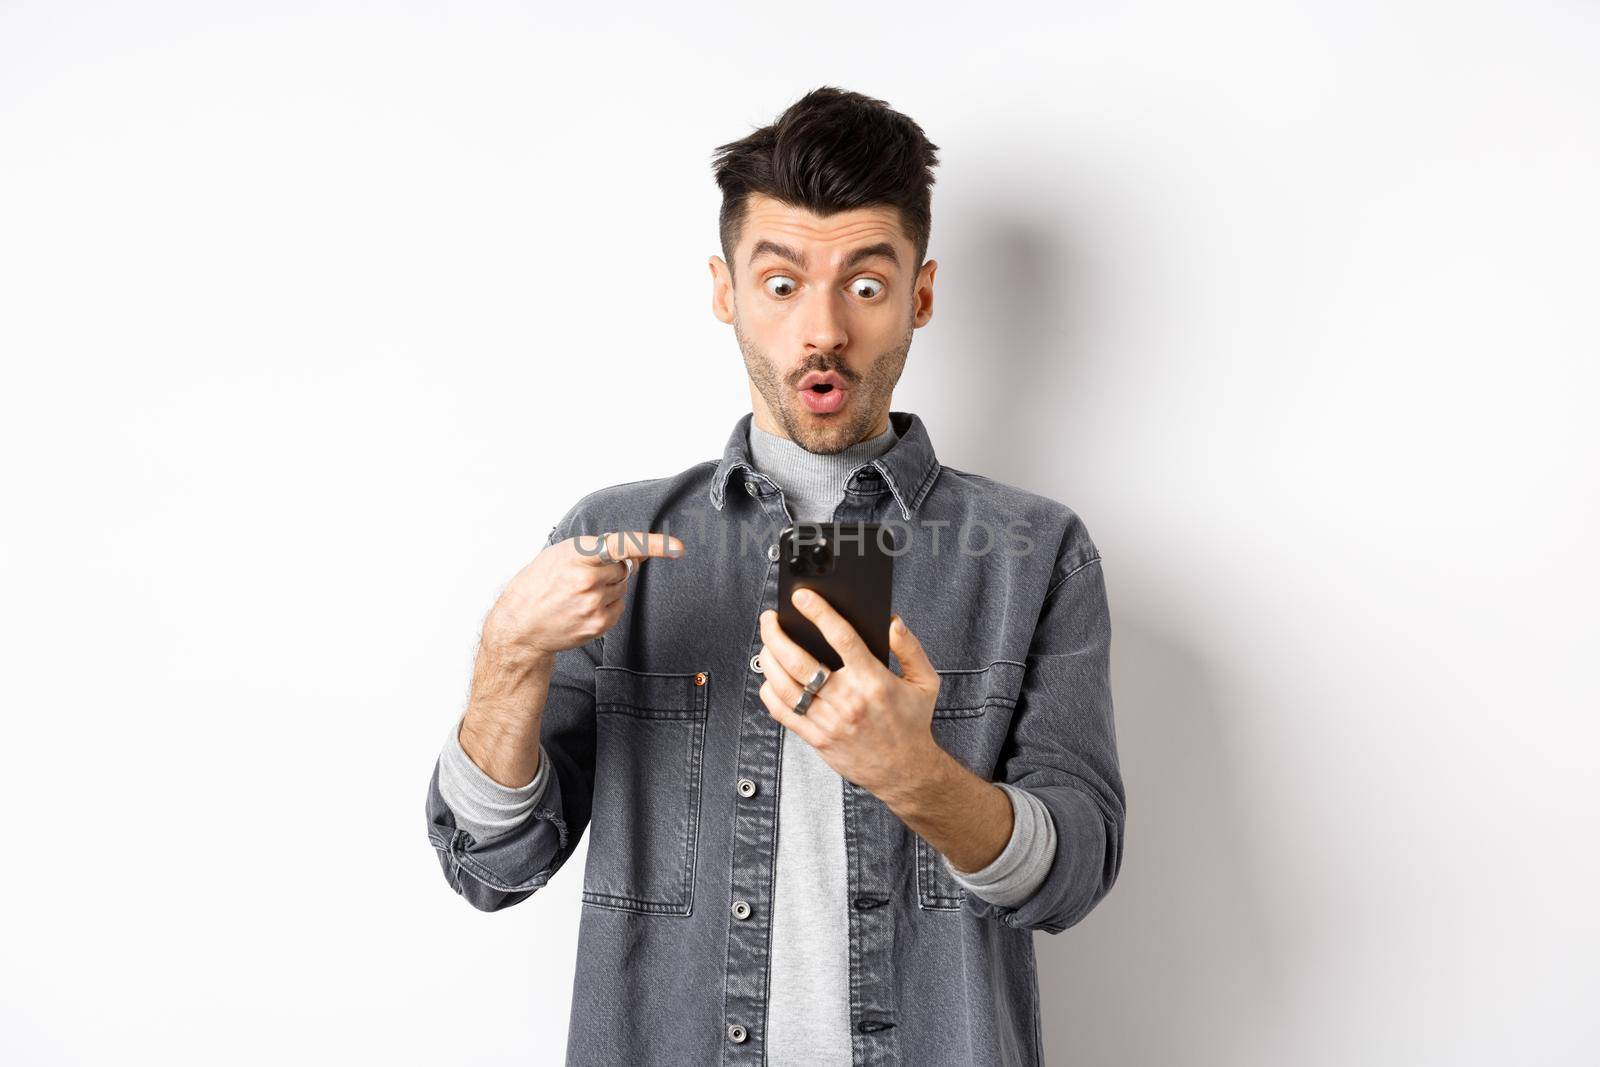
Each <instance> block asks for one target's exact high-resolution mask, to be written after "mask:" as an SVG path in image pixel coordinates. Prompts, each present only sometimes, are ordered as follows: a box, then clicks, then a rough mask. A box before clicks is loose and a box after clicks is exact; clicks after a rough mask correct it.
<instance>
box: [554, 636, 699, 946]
mask: <svg viewBox="0 0 1600 1067" xmlns="http://www.w3.org/2000/svg"><path fill="white" fill-rule="evenodd" d="M594 680H595V709H594V710H595V773H594V807H593V812H592V815H591V821H590V838H589V858H588V861H587V865H586V866H585V869H584V880H583V901H584V903H585V904H593V905H595V906H597V907H603V908H616V909H619V910H623V911H637V912H646V913H651V914H662V915H688V914H689V911H690V908H691V906H692V904H693V900H694V867H695V857H696V855H697V844H698V838H699V831H700V779H701V762H702V760H703V758H704V754H705V741H706V709H707V707H708V706H709V705H708V701H707V697H708V695H709V693H710V689H711V678H710V675H709V673H707V672H705V671H700V672H695V673H683V674H665V673H652V672H648V671H634V670H629V669H627V668H626V667H597V668H596V669H595V676H594Z"/></svg>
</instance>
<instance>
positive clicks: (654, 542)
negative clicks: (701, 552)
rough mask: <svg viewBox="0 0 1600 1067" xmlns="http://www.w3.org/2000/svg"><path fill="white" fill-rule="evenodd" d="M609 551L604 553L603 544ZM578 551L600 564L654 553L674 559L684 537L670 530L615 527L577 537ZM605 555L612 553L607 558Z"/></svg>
mask: <svg viewBox="0 0 1600 1067" xmlns="http://www.w3.org/2000/svg"><path fill="white" fill-rule="evenodd" d="M602 543H603V544H604V545H605V546H606V548H607V549H608V551H607V552H606V553H605V554H604V555H602V554H601V552H600V546H601V544H602ZM574 544H575V545H576V547H577V549H578V555H580V556H582V557H583V558H584V559H586V560H588V561H589V562H590V563H592V564H594V565H595V566H597V567H604V566H606V565H607V564H609V563H620V562H622V561H623V560H625V559H632V560H643V559H649V558H650V557H652V556H659V557H664V558H668V559H674V558H676V557H678V556H681V555H683V549H684V545H683V541H682V540H680V539H679V538H676V537H673V536H672V535H671V534H665V533H650V532H647V531H644V530H614V531H612V532H611V533H606V534H592V535H586V536H585V537H579V538H575V539H574ZM606 556H610V557H611V558H610V559H607V558H606Z"/></svg>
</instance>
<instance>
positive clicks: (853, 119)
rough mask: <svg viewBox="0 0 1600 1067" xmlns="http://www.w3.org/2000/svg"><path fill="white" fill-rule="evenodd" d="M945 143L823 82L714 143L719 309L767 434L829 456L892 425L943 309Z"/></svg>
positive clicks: (715, 295)
mask: <svg viewBox="0 0 1600 1067" xmlns="http://www.w3.org/2000/svg"><path fill="white" fill-rule="evenodd" d="M938 147H939V146H938V145H935V144H932V143H930V142H929V141H928V139H927V138H926V137H925V136H923V133H922V128H921V127H920V126H918V125H917V124H916V123H915V122H912V121H911V120H910V119H909V118H907V117H906V116H904V115H902V114H900V113H899V112H897V111H893V110H891V109H890V108H889V106H888V105H887V104H885V103H884V102H883V101H881V100H874V99H872V98H870V97H866V96H862V95H861V94H859V93H851V92H846V91H844V90H842V89H835V88H833V87H831V86H823V87H821V88H819V89H815V90H813V91H812V92H810V93H807V94H806V95H805V96H803V97H802V98H800V99H799V100H798V101H796V102H795V103H794V104H793V105H792V106H791V107H790V108H789V109H788V110H787V111H785V112H784V113H783V114H782V115H780V116H779V117H778V119H777V121H776V122H774V123H773V124H772V125H771V126H767V127H764V128H762V129H759V130H756V131H755V132H754V133H751V134H750V135H749V136H748V137H745V138H743V139H742V140H738V141H734V142H731V143H729V144H725V145H722V146H720V147H718V148H717V150H716V156H715V162H714V169H715V173H716V179H717V185H718V186H719V187H720V188H721V189H722V214H721V237H722V256H721V257H718V256H712V257H711V262H710V266H711V276H712V299H711V304H712V311H713V313H714V314H715V315H716V316H717V318H719V319H721V320H722V321H723V322H726V323H730V324H731V325H732V326H733V331H734V337H735V338H737V340H738V342H739V348H740V350H741V351H742V352H743V353H744V361H745V369H746V371H747V372H748V373H749V375H750V403H751V407H752V410H753V411H754V413H755V421H756V425H757V426H759V427H760V428H761V429H763V430H766V431H768V432H769V433H776V434H781V435H782V436H785V437H789V438H791V439H793V440H794V441H795V443H796V444H799V445H800V446H802V447H803V448H806V449H808V450H809V451H812V452H822V453H832V452H839V451H842V450H843V449H845V448H848V447H849V446H851V445H853V444H855V443H856V442H858V441H861V440H863V439H864V438H867V437H872V436H875V435H876V434H878V433H881V432H882V431H883V430H884V428H885V427H886V425H887V420H888V415H889V408H890V402H891V396H892V394H893V392H894V386H895V383H896V382H898V381H899V379H900V372H901V370H902V369H903V368H904V366H905V361H906V355H907V353H908V352H909V351H910V349H911V331H912V330H914V329H915V328H917V327H918V326H921V325H923V324H924V323H926V322H927V321H928V320H929V319H930V318H932V316H933V275H934V272H935V271H936V270H937V269H938V267H939V264H938V261H936V260H927V261H926V262H924V260H925V257H926V255H927V250H928V235H929V231H930V229H931V223H932V209H931V201H932V193H931V190H932V186H933V167H935V166H937V165H938V162H939V160H938V156H937V151H938ZM818 378H824V379H825V382H824V384H826V383H827V382H833V383H835V384H834V385H833V388H832V389H825V390H816V389H812V388H810V386H811V385H812V383H813V382H814V381H815V380H816V379H818ZM802 387H805V388H802Z"/></svg>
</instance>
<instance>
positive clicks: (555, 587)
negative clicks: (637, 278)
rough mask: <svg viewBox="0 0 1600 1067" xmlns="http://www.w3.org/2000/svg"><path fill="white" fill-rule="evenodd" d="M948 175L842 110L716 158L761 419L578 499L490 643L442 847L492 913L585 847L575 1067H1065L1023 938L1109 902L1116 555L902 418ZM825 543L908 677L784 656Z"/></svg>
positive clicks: (922, 141) (781, 124)
mask: <svg viewBox="0 0 1600 1067" xmlns="http://www.w3.org/2000/svg"><path fill="white" fill-rule="evenodd" d="M936 150H937V146H936V145H933V144H931V143H929V142H928V140H927V139H926V138H925V137H924V136H923V133H922V130H921V128H920V127H918V126H917V125H916V123H914V122H912V121H911V120H910V119H909V118H907V117H905V116H904V115H901V114H899V113H897V112H895V111H892V110H890V109H889V108H888V106H887V105H886V104H884V103H883V102H882V101H878V100H873V99H870V98H867V97H864V96H861V95H858V94H855V93H848V92H844V91H841V90H838V89H835V88H831V87H823V88H820V89H817V90H816V91H814V92H812V93H809V94H807V95H806V96H805V97H803V98H802V99H801V100H799V101H798V102H797V103H795V104H794V105H793V106H792V107H791V108H789V109H788V110H787V111H786V112H785V113H784V114H783V115H782V116H780V117H779V119H778V120H777V122H776V123H774V125H772V126H770V127H767V128H764V129H761V130H757V131H755V132H753V133H752V134H750V135H749V136H748V137H745V138H744V139H742V140H740V141H736V142H733V143H731V144H727V145H723V146H721V147H720V148H719V149H718V153H719V154H718V158H717V160H716V176H717V181H718V184H719V186H720V188H721V190H722V193H723V206H722V217H721V239H722V240H721V243H722V251H723V257H722V258H719V257H716V256H713V257H711V262H710V267H711V273H712V282H713V288H712V307H713V310H714V312H715V313H716V315H717V317H718V318H719V319H721V320H722V321H723V322H726V323H729V324H731V325H732V326H733V328H734V336H735V338H736V339H737V340H738V343H739V347H740V349H741V350H742V352H743V355H744V363H745V369H746V371H747V373H748V376H749V380H750V401H751V409H752V410H751V412H750V413H749V414H747V415H745V416H743V417H741V418H740V419H739V420H738V421H737V423H735V425H734V427H733V432H732V434H731V435H730V436H729V438H728V439H727V443H726V446H725V448H724V450H723V453H722V456H721V458H720V459H712V460H707V461H705V462H703V463H700V464H697V465H695V466H693V467H690V468H689V469H688V470H685V471H683V472H682V473H680V474H676V475H673V476H671V477H665V478H654V479H647V480H643V481H635V482H628V483H625V484H621V485H613V486H609V487H606V488H603V489H599V490H596V491H595V492H593V493H590V494H589V495H587V496H585V497H584V498H583V499H581V500H579V501H578V502H577V503H576V504H575V505H573V506H572V508H571V509H570V510H568V511H567V513H566V515H565V516H563V517H562V519H561V521H560V522H558V523H557V524H556V526H555V528H554V529H552V530H551V533H550V538H549V540H548V542H547V544H546V546H545V548H544V550H543V551H542V552H540V553H539V555H538V556H537V557H535V558H534V560H533V561H532V562H531V563H529V564H528V565H527V566H526V567H525V568H523V570H522V571H521V572H519V573H518V574H517V575H516V576H515V577H514V578H513V579H512V581H511V582H510V584H509V585H508V586H507V587H506V589H505V590H504V592H503V593H502V595H501V596H500V598H499V600H498V601H497V602H496V604H495V605H494V607H493V608H492V610H491V611H490V613H489V615H488V618H487V620H486V621H485V624H484V628H483V636H482V641H481V644H480V647H479V651H478V657H477V662H476V665H475V667H474V671H473V679H472V689H471V695H470V697H469V699H468V705H467V709H466V712H465V714H464V715H463V716H462V718H461V719H460V721H459V722H458V723H457V724H454V725H452V727H451V730H450V732H449V735H448V736H447V738H446V741H445V746H444V752H443V753H442V754H441V756H440V759H439V761H438V765H437V766H436V768H435V771H434V776H433V779H432V781H431V782H430V787H429V795H428V803H427V818H428V832H429V836H430V838H431V840H432V842H433V845H434V847H435V848H436V849H437V850H438V852H439V858H440V862H441V864H442V866H443V869H444V872H445V875H446V877H447V879H448V880H449V882H450V884H451V886H452V887H454V889H455V890H456V891H457V892H458V893H460V894H461V895H462V896H464V897H466V899H467V900H468V901H470V902H471V903H472V904H473V905H474V906H476V907H478V908H480V909H482V910H485V911H494V910H498V909H500V908H504V907H507V906H509V905H512V904H515V903H518V902H519V901H521V900H523V899H525V898H527V897H528V896H529V895H530V894H532V893H534V892H536V891H537V890H538V889H539V888H540V887H542V886H543V885H544V884H545V883H546V882H547V881H549V879H550V878H551V877H552V876H553V875H554V874H555V873H556V872H557V871H559V870H560V869H561V867H562V865H563V864H564V863H565V861H566V860H567V858H568V857H570V856H571V855H572V853H573V850H574V849H576V847H577V845H578V842H579V840H580V839H581V838H582V836H583V834H584V831H585V829H586V828H589V827H590V826H591V825H592V833H591V835H590V844H589V852H588V860H587V866H586V868H585V870H584V872H583V890H582V899H583V903H584V908H583V916H582V922H581V925H580V929H579V959H578V971H577V980H576V983H575V985H574V990H573V1003H572V1014H571V1021H570V1030H569V1034H568V1042H567V1062H568V1063H569V1064H630V1065H632V1064H655V1063H660V1064H709V1063H727V1064H759V1063H763V1062H765V1063H769V1064H824V1065H835V1064H916V1065H925V1064H928V1065H931V1064H967V1063H981V1064H1036V1063H1039V1062H1040V1059H1041V1051H1040V1038H1039V1004H1038V986H1037V980H1036V975H1035V969H1034V958H1033V942H1032V938H1033V931H1035V930H1045V931H1048V932H1050V933H1058V932H1060V931H1061V930H1064V929H1066V928H1067V927H1069V926H1072V925H1073V924H1075V923H1077V922H1078V921H1079V920H1081V919H1082V918H1083V917H1084V916H1085V915H1087V914H1088V913H1089V911H1090V910H1091V909H1092V908H1094V906H1095V905H1096V904H1097V903H1098V902H1099V901H1100V900H1101V899H1102V898H1103V897H1104V896H1105V894H1106V893H1107V892H1108V891H1109V890H1110V888H1111V886H1112V884H1113V883H1114V882H1115V880H1116V877H1117V871H1118V867H1119V865H1120V862H1121V854H1122V833H1123V817H1124V796H1123V788H1122V781H1121V776H1120V772H1119V768H1118V760H1117V753H1116V741H1115V731H1114V725H1113V716H1112V703H1111V693H1110V681H1109V646H1110V622H1109V615H1108V611H1107V604H1106V592H1105V584H1104V579H1103V576H1102V574H1101V568H1100V556H1099V552H1098V551H1097V550H1096V548H1095V545H1094V543H1093V541H1091V540H1090V537H1089V534H1088V532H1087V530H1086V529H1085V528H1084V525H1083V523H1082V521H1081V520H1079V519H1078V517H1077V516H1076V515H1075V514H1074V513H1073V512H1072V511H1071V510H1070V509H1069V508H1067V507H1065V506H1064V505H1062V504H1060V503H1057V502H1055V501H1053V500H1050V499H1047V498H1045V497H1042V496H1039V495H1037V494H1034V493H1030V492H1027V491H1025V490H1022V489H1019V488H1016V487H1013V486H1009V485H1005V484H1003V483H1000V482H997V481H994V480H992V479H989V478H985V477H983V476H982V475H978V474H973V473H970V472H967V471H962V470H958V469H956V468H953V467H948V466H945V465H943V464H941V463H940V462H939V461H938V460H937V459H936V457H935V454H934V450H933V445H932V442H931V439H930V436H929V433H928V430H927V427H926V426H924V425H923V423H922V420H921V419H920V418H919V417H918V416H916V415H914V414H911V413H908V412H903V411H894V410H891V393H892V391H893V388H894V386H895V384H896V382H897V381H898V380H899V377H900V373H901V370H902V369H903V367H904V365H905V360H906V356H907V353H908V351H909V349H910V345H911V334H912V331H913V330H914V329H915V328H916V327H919V326H922V325H924V324H926V323H927V322H928V321H929V319H930V318H931V316H932V311H933V280H934V273H935V271H936V270H937V266H938V264H937V262H936V261H933V260H927V259H926V258H925V257H926V251H927V243H928V235H929V228H930V207H929V204H930V199H931V197H930V187H931V185H932V183H933V177H932V170H931V168H932V167H933V166H935V165H936V163H937V157H936V154H935V153H936ZM982 372H983V369H982V368H981V367H980V366H976V365H975V366H974V368H973V373H974V374H978V373H982ZM829 520H831V521H838V522H844V523H854V522H879V523H883V524H885V526H887V527H889V528H891V529H893V530H894V531H895V537H896V542H895V544H896V547H895V549H894V551H895V552H896V558H895V561H894V590H893V604H894V609H895V612H896V614H895V616H894V622H893V624H892V625H891V626H890V632H889V641H890V647H891V649H892V651H893V653H894V655H893V663H892V666H893V667H895V668H897V670H893V669H890V668H886V667H885V666H884V665H883V664H882V663H881V662H879V661H878V660H877V659H876V658H875V657H873V656H872V654H871V653H870V652H868V651H866V649H865V646H864V645H863V642H862V637H861V635H860V634H858V633H856V631H855V630H854V629H853V628H852V627H851V626H850V625H849V623H847V622H846V621H845V620H844V619H843V618H842V617H841V616H840V615H839V614H838V613H837V612H836V611H835V610H834V609H833V607H832V606H831V605H829V604H827V603H826V602H825V601H823V600H822V599H821V598H817V597H813V598H812V599H811V600H809V601H806V600H804V599H803V598H798V597H797V598H796V607H797V608H798V610H799V611H800V612H802V613H803V614H804V615H805V616H807V617H808V618H810V619H811V620H812V621H813V622H815V623H816V624H817V626H818V628H819V629H820V630H821V631H822V633H823V634H824V636H825V637H826V638H827V639H828V641H829V643H830V645H832V647H833V648H834V649H835V650H836V651H837V652H839V653H840V655H841V657H842V659H843V663H844V665H843V666H842V667H841V668H839V669H838V670H836V671H832V672H831V673H830V672H828V671H827V670H826V669H825V668H823V667H822V666H821V665H820V664H819V663H817V661H816V660H814V659H813V658H812V657H811V656H810V655H809V654H807V653H806V652H805V651H803V650H802V649H801V648H800V647H799V646H798V645H797V644H796V643H795V642H794V641H793V640H791V639H790V638H789V636H788V635H786V634H785V633H784V632H783V631H782V629H781V628H780V627H779V626H778V625H777V623H776V618H775V611H774V609H775V607H776V604H777V589H778V570H779V566H780V565H781V563H780V561H779V560H778V549H777V540H778V533H779V531H780V530H781V529H782V528H783V527H784V526H786V525H788V524H789V523H790V522H791V521H829ZM602 535H603V536H602Z"/></svg>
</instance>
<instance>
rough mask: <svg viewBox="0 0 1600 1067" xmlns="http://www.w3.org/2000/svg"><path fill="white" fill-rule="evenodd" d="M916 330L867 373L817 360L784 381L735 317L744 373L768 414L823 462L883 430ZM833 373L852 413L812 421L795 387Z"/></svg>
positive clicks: (829, 358)
mask: <svg viewBox="0 0 1600 1067" xmlns="http://www.w3.org/2000/svg"><path fill="white" fill-rule="evenodd" d="M914 329H915V327H913V326H912V324H911V322H910V320H909V319H908V320H907V322H906V331H905V334H904V336H902V337H901V339H900V342H899V343H898V344H897V345H895V346H894V347H893V348H891V349H888V350H887V351H884V352H881V353H879V355H878V357H877V358H876V359H874V360H873V361H872V362H871V363H870V364H868V366H867V369H866V371H865V373H860V372H857V371H856V370H855V369H854V368H848V367H846V365H845V364H844V362H843V361H842V360H839V359H837V358H836V357H833V356H825V355H821V354H818V355H815V356H813V357H812V358H811V359H808V360H807V361H806V362H805V364H803V365H802V366H800V367H798V368H796V369H795V370H794V371H793V372H791V377H790V378H785V377H784V376H783V375H782V374H780V373H779V372H778V369H777V367H776V365H775V364H774V363H773V361H772V360H771V359H770V358H768V356H767V354H766V353H765V352H764V351H762V350H761V348H760V346H758V345H757V344H756V343H755V342H754V341H752V340H751V339H750V338H749V337H747V336H745V333H744V331H743V330H741V329H740V328H739V316H738V314H737V312H735V314H734V317H733V336H734V338H735V339H736V340H737V341H738V342H739V351H740V352H741V353H743V355H744V366H745V372H746V373H747V374H749V375H750V380H751V382H753V383H754V384H755V387H756V391H757V392H759V393H760V394H761V399H763V400H765V401H766V403H767V410H768V411H770V412H771V413H772V417H773V419H775V420H776V421H777V423H778V427H779V428H780V429H781V430H782V431H783V432H784V434H785V435H786V436H787V437H788V438H789V439H790V440H791V441H793V442H794V443H795V444H797V445H799V446H800V447H801V448H804V449H805V450H806V451H807V452H813V453H816V454H818V455H824V456H826V455H832V454H834V453H836V452H843V451H844V450H845V449H847V448H849V447H850V446H851V445H854V444H857V443H859V442H861V441H864V440H866V439H867V438H868V437H869V436H870V435H871V434H872V433H873V431H875V430H876V429H877V428H878V423H879V421H880V420H881V419H882V418H883V416H884V414H885V413H886V412H887V409H888V405H889V403H890V398H891V397H892V395H893V393H894V387H895V383H897V382H898V381H899V380H900V372H901V371H903V370H904V369H905V365H906V358H907V357H908V356H909V355H910V353H911V336H912V333H913V331H914ZM830 370H831V371H836V372H837V373H838V374H839V376H840V377H841V378H843V379H844V380H845V384H846V385H847V386H848V387H849V389H850V399H849V402H848V408H847V410H846V411H845V412H842V413H840V414H839V415H828V416H818V415H813V414H812V413H811V412H809V411H807V410H805V408H804V407H802V406H801V404H800V396H799V393H798V392H797V391H796V390H795V388H794V386H795V384H796V383H798V382H799V381H800V379H801V378H803V377H805V376H806V375H807V374H810V373H811V372H812V371H817V372H819V373H825V372H827V371H830Z"/></svg>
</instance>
